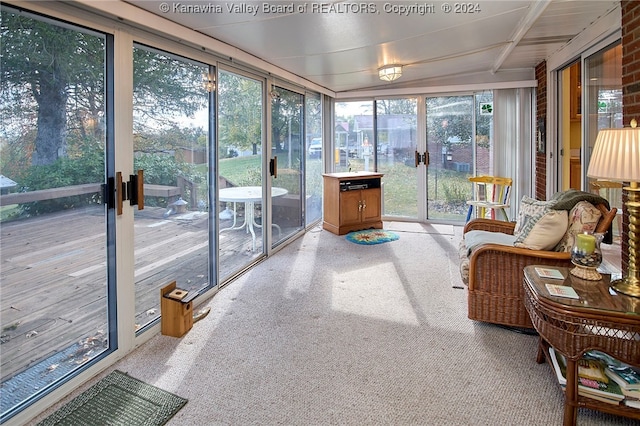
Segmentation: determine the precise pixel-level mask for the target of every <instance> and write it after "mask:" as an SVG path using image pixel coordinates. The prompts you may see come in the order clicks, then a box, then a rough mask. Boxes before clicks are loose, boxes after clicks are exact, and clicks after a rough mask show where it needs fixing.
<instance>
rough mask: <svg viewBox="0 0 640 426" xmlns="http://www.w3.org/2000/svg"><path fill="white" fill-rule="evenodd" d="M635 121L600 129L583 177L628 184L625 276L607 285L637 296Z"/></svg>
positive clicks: (638, 157)
mask: <svg viewBox="0 0 640 426" xmlns="http://www.w3.org/2000/svg"><path fill="white" fill-rule="evenodd" d="M636 126H637V122H636V120H635V119H633V120H631V127H625V128H622V129H602V130H600V132H599V133H598V137H597V138H596V144H595V146H594V147H593V151H592V153H591V161H590V162H589V169H588V170H587V176H589V177H592V178H596V179H605V180H613V181H620V182H629V186H628V187H624V190H625V191H627V195H628V197H627V202H626V203H625V205H626V207H627V211H628V212H629V268H628V271H627V273H626V276H625V275H623V277H622V278H621V279H619V280H614V281H612V282H611V287H612V288H613V289H614V290H615V291H616V292H618V293H622V294H626V295H628V296H633V297H640V270H639V268H640V253H638V252H639V251H640V186H639V184H638V182H640V128H638V127H636Z"/></svg>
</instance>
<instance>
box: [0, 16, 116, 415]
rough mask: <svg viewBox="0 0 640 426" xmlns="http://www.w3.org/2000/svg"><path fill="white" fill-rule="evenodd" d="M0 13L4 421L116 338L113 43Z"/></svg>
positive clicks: (0, 397)
mask: <svg viewBox="0 0 640 426" xmlns="http://www.w3.org/2000/svg"><path fill="white" fill-rule="evenodd" d="M0 10H1V14H2V16H1V33H2V43H0V45H1V46H2V47H1V48H2V51H1V58H2V63H1V64H0V68H2V70H3V79H2V81H1V82H0V85H1V87H2V92H1V93H2V94H1V96H2V101H1V102H0V108H1V111H2V113H1V114H0V115H1V116H2V126H0V128H1V130H0V140H2V144H1V145H0V169H1V170H2V175H1V176H0V178H1V180H0V184H1V188H0V189H1V192H0V234H1V237H0V238H1V239H2V251H1V252H0V264H1V267H0V293H1V294H2V297H1V298H0V304H1V309H0V323H1V325H2V334H1V336H0V344H1V345H2V347H1V349H0V350H1V352H2V357H1V366H0V367H1V368H0V370H1V371H2V376H1V384H0V386H1V388H2V391H1V392H0V411H1V412H0V422H4V421H5V420H7V419H8V418H10V417H11V416H13V415H14V414H16V413H17V412H18V411H19V410H21V409H23V408H24V407H25V406H26V405H27V404H30V403H31V402H33V401H35V400H37V399H39V398H40V397H42V396H44V395H46V394H47V393H49V392H50V391H52V390H53V389H55V388H56V387H57V386H58V385H60V384H61V383H63V382H65V381H67V380H69V379H70V378H71V377H73V376H75V375H77V374H79V373H80V372H81V371H83V370H85V369H86V368H88V367H89V366H91V365H93V364H94V363H95V362H96V361H97V360H99V359H101V358H102V357H104V356H105V355H106V354H108V353H110V352H111V351H114V350H115V349H116V348H117V335H116V329H115V321H113V319H114V318H115V278H114V274H113V273H112V272H113V265H112V264H111V261H113V260H114V259H115V250H114V246H113V243H114V237H113V235H114V228H115V227H114V213H113V212H114V210H113V209H109V208H108V205H109V204H110V203H111V201H112V200H111V199H110V198H111V195H110V194H111V191H110V189H113V186H112V185H107V176H111V177H112V176H113V140H112V139H109V138H112V136H111V130H112V129H113V127H112V126H113V122H111V117H110V116H109V114H108V111H109V108H110V105H112V101H113V99H111V98H108V97H107V95H106V94H107V93H112V91H113V74H112V73H113V67H112V62H111V61H112V58H111V57H109V55H108V53H107V52H109V51H110V50H111V47H112V46H113V39H112V38H111V37H108V36H105V35H103V34H99V33H96V32H91V31H87V30H86V29H81V28H77V27H73V26H71V25H69V24H66V23H65V24H62V23H61V24H58V23H56V22H54V21H52V20H46V21H45V20H41V18H40V17H37V16H30V15H29V14H28V13H26V12H24V11H20V12H16V11H14V10H13V9H11V8H9V7H6V6H4V5H2V6H1V9H0ZM105 195H106V197H105Z"/></svg>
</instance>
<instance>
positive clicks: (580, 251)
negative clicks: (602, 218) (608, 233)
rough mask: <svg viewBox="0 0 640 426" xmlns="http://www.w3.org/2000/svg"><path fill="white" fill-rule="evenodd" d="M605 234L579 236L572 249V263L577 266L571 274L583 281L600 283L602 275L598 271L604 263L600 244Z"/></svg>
mask: <svg viewBox="0 0 640 426" xmlns="http://www.w3.org/2000/svg"><path fill="white" fill-rule="evenodd" d="M603 238H604V234H586V233H585V234H577V235H576V237H575V239H574V241H573V247H572V248H571V263H573V264H574V265H575V268H573V269H572V270H571V271H570V273H571V275H573V276H576V277H578V278H580V279H583V280H588V281H598V280H601V279H602V275H600V273H599V272H598V271H597V269H598V266H600V264H601V263H602V251H601V250H600V243H601V242H602V239H603Z"/></svg>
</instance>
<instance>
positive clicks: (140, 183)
mask: <svg viewBox="0 0 640 426" xmlns="http://www.w3.org/2000/svg"><path fill="white" fill-rule="evenodd" d="M127 194H128V195H129V204H131V205H132V206H135V205H137V206H138V210H143V209H144V171H143V170H138V173H137V174H135V175H129V182H127Z"/></svg>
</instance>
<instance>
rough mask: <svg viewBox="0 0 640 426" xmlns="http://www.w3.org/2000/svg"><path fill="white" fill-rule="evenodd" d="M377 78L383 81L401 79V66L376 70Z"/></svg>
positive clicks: (388, 66) (390, 66) (386, 66)
mask: <svg viewBox="0 0 640 426" xmlns="http://www.w3.org/2000/svg"><path fill="white" fill-rule="evenodd" d="M378 77H380V80H383V81H394V80H397V79H399V78H400V77H402V65H385V66H383V67H380V68H378Z"/></svg>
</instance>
